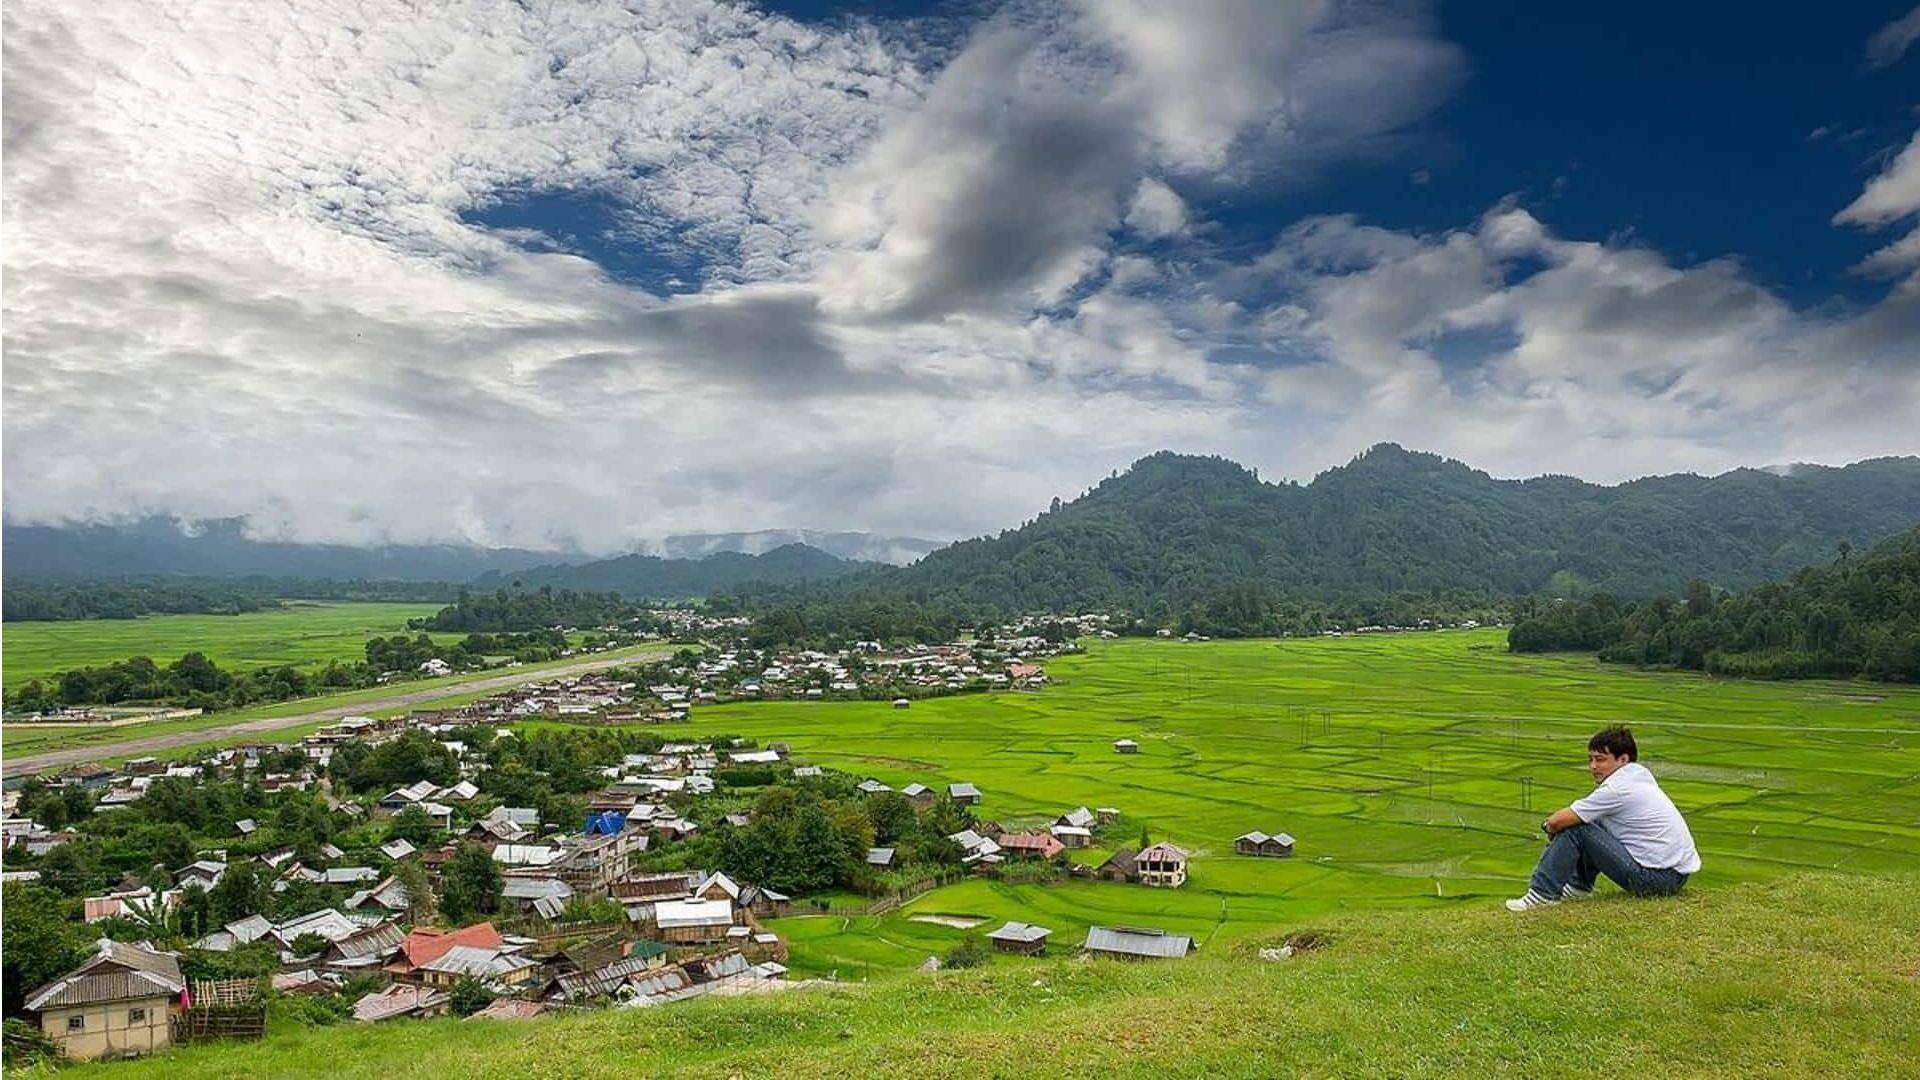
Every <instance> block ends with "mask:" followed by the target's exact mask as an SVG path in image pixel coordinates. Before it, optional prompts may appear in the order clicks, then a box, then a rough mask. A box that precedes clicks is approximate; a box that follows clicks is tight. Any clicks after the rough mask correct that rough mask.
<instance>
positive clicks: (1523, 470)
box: [1259, 207, 1920, 479]
mask: <svg viewBox="0 0 1920 1080" xmlns="http://www.w3.org/2000/svg"><path fill="white" fill-rule="evenodd" d="M1259 268H1260V271H1261V272H1263V273H1272V274H1276V275H1279V277H1280V278H1281V279H1282V280H1285V281H1287V282H1288V283H1289V284H1290V286H1291V288H1292V289H1293V290H1294V291H1295V292H1296V293H1297V295H1299V296H1300V297H1302V298H1303V301H1304V308H1305V310H1304V314H1302V313H1300V312H1299V311H1298V310H1297V309H1296V310H1295V314H1294V315H1293V316H1292V317H1291V318H1290V319H1289V320H1288V323H1287V325H1288V326H1289V330H1288V331H1287V332H1288V333H1290V334H1293V335H1295V336H1297V337H1301V338H1304V339H1306V340H1308V341H1310V342H1311V343H1312V345H1313V349H1314V353H1315V355H1314V359H1313V360H1312V361H1310V362H1308V363H1305V364H1299V365H1293V366H1288V367H1283V368H1281V369H1279V370H1276V371H1274V372H1273V373H1271V374H1270V375H1269V376H1268V377H1267V380H1266V385H1265V387H1264V390H1265V393H1266V396H1267V398H1268V400H1270V401H1272V402H1273V403H1275V404H1276V405H1278V406H1280V407H1281V408H1283V409H1287V410H1290V411H1292V412H1293V413H1294V414H1295V415H1296V422H1299V423H1302V424H1303V425H1305V426H1307V427H1308V428H1310V429H1312V430H1317V431H1322V432H1325V433H1326V435H1327V437H1328V438H1329V439H1330V442H1331V444H1332V446H1334V447H1337V448H1339V449H1340V450H1345V449H1346V448H1347V447H1351V446H1355V445H1366V444H1367V443H1369V442H1372V441H1376V440H1382V439H1392V440H1398V441H1402V442H1406V443H1408V444H1410V445H1416V446H1422V447H1428V448H1432V449H1436V450H1440V451H1442V452H1445V453H1448V454H1452V455H1454V456H1457V457H1460V458H1462V459H1464V460H1467V461H1470V462H1473V463H1475V464H1477V465H1481V466H1483V467H1486V468H1489V469H1491V470H1493V471H1495V472H1496V473H1502V474H1506V475H1525V474H1532V473H1537V472H1540V471H1558V472H1568V473H1573V474H1575V475H1580V476H1586V477H1595V478H1605V479H1620V478H1626V477H1631V476H1637V475H1645V474H1648V473H1666V472H1673V471H1677V470H1683V469H1695V470H1702V471H1717V470H1721V469H1725V468H1731V467H1734V466H1737V465H1741V464H1755V463H1764V462H1769V461H1775V460H1813V461H1845V460H1851V459H1853V458H1855V457H1858V456H1863V455H1865V454H1872V453H1888V452H1896V451H1905V450H1910V449H1911V432H1910V429H1911V426H1912V417H1913V416H1914V415H1920V363H1916V361H1920V355H1917V354H1916V349H1915V345H1914V342H1915V338H1914V337H1913V336H1912V334H1911V332H1910V330H1902V331H1899V332H1897V333H1896V335H1895V336H1893V337H1892V338H1891V339H1888V338H1887V337H1886V336H1885V335H1884V334H1882V333H1881V332H1880V331H1879V330H1876V329H1875V328H1874V323H1875V320H1882V321H1884V320H1893V321H1896V322H1898V321H1900V320H1908V321H1909V322H1910V320H1911V308H1910V307H1908V306H1906V305H1905V302H1904V301H1902V300H1901V299H1900V298H1899V297H1895V298H1892V299H1890V300H1889V301H1888V302H1887V303H1886V304H1884V305H1882V306H1881V307H1879V308H1877V309H1875V310H1873V311H1870V312H1867V313H1864V314H1862V315H1860V316H1858V317H1855V318H1851V319H1839V320H1834V321H1823V320H1820V319H1814V318H1810V317H1807V316H1803V315H1798V314H1796V313H1795V312H1793V311H1792V310H1791V309H1790V308H1789V307H1788V306H1787V305H1786V304H1785V303H1783V302H1782V301H1781V300H1779V299H1778V298H1777V297H1775V296H1773V295H1772V294H1770V293H1769V292H1767V291H1766V290H1765V289H1763V288H1761V287H1759V286H1758V285H1756V284H1754V283H1753V282H1752V281H1750V280H1749V279H1748V278H1747V277H1746V275H1745V273H1744V272H1743V271H1742V269H1741V268H1740V267H1739V266H1738V265H1737V264H1736V263H1732V262H1729V261H1724V260H1721V261H1714V262H1709V263H1704V264H1700V265H1697V266H1693V267H1687V268H1682V267H1676V266H1674V265H1673V264H1672V263H1670V262H1669V261H1668V260H1666V259H1665V258H1663V257H1662V256H1660V255H1659V254H1658V253H1656V252H1653V251H1649V250H1646V249H1643V248H1634V247H1618V246H1612V245H1607V244H1600V243H1593V242H1582V241H1571V240H1565V239H1561V238H1559V237H1556V236H1554V235H1553V234H1552V233H1551V232H1550V231H1548V230H1547V229H1545V228H1544V227H1543V226H1542V225H1541V223H1540V222H1539V221H1538V220H1537V219H1535V218H1534V217H1533V216H1532V215H1531V214H1529V213H1528V212H1527V211H1525V210H1523V209H1518V208H1514V207H1499V208H1496V209H1495V210H1493V211H1491V212H1489V213H1488V214H1487V216H1486V217H1484V218H1483V219H1482V220H1481V221H1480V222H1478V223H1477V224H1476V225H1475V226H1474V227H1472V228H1470V229H1463V230H1459V231H1456V232H1451V233H1447V234H1445V235H1441V236H1433V237H1419V236H1413V235H1410V234H1405V233H1399V232H1391V231H1386V230H1378V229H1369V228H1366V227H1364V226H1361V225H1358V224H1357V223H1355V222H1353V221H1352V220H1350V219H1318V220H1314V221H1309V222H1304V223H1302V224H1301V225H1299V226H1297V227H1295V229H1293V230H1292V231H1290V232H1289V234H1288V235H1287V236H1286V237H1285V238H1283V240H1282V242H1281V243H1280V245H1279V246H1278V247H1277V248H1276V250H1275V251H1274V252H1273V253H1271V254H1270V255H1269V256H1267V257H1266V258H1265V259H1263V260H1261V263H1260V265H1259ZM1337 456H1338V455H1337V454H1331V455H1329V457H1330V458H1337ZM1329 463H1331V461H1329Z"/></svg>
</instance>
